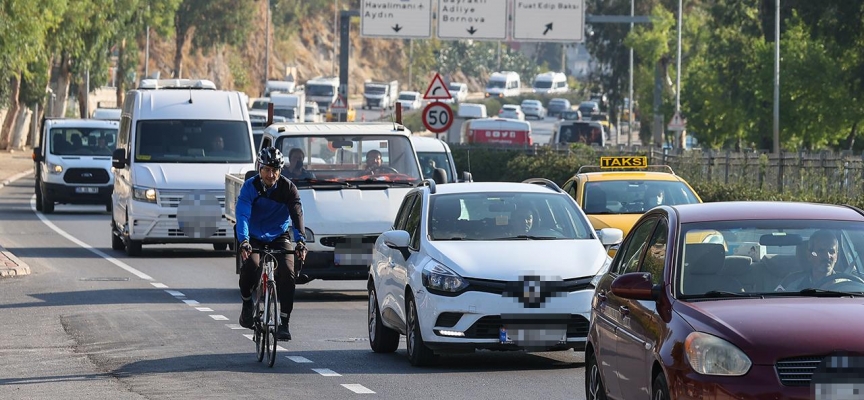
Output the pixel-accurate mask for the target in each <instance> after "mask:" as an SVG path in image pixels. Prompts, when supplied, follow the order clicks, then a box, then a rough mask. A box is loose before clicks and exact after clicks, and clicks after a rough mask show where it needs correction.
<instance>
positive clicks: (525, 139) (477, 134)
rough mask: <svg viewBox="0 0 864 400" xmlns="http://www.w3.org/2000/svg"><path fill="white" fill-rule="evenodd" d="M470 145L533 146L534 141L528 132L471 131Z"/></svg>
mask: <svg viewBox="0 0 864 400" xmlns="http://www.w3.org/2000/svg"><path fill="white" fill-rule="evenodd" d="M468 143H493V144H509V145H518V146H524V145H529V146H530V145H532V144H533V140H532V139H531V135H530V134H529V133H528V131H517V130H509V129H469V130H468Z"/></svg>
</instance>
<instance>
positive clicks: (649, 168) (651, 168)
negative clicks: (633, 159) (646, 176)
mask: <svg viewBox="0 0 864 400" xmlns="http://www.w3.org/2000/svg"><path fill="white" fill-rule="evenodd" d="M588 172H667V173H670V174H672V175H675V171H673V170H672V167H670V166H668V165H646V166H644V167H639V168H617V167H601V166H599V165H583V166H581V167H579V169H578V170H577V171H576V174H577V175H578V174H582V173H588Z"/></svg>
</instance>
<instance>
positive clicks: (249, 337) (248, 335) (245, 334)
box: [243, 333, 255, 340]
mask: <svg viewBox="0 0 864 400" xmlns="http://www.w3.org/2000/svg"><path fill="white" fill-rule="evenodd" d="M243 336H246V339H249V340H255V335H252V334H248V333H244V334H243Z"/></svg>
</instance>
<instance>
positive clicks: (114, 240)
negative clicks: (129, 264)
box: [111, 220, 126, 250]
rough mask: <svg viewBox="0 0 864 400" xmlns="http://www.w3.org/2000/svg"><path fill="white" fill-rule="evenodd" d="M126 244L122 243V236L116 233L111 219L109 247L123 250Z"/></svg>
mask: <svg viewBox="0 0 864 400" xmlns="http://www.w3.org/2000/svg"><path fill="white" fill-rule="evenodd" d="M124 247H126V245H125V244H124V243H123V238H122V237H120V236H119V235H117V230H116V229H114V221H113V220H112V221H111V248H112V249H114V250H123V248H124Z"/></svg>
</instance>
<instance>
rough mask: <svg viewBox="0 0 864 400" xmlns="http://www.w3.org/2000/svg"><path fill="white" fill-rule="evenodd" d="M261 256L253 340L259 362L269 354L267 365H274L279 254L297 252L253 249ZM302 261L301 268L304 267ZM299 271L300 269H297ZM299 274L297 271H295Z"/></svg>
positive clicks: (277, 312)
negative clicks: (275, 277)
mask: <svg viewBox="0 0 864 400" xmlns="http://www.w3.org/2000/svg"><path fill="white" fill-rule="evenodd" d="M252 252H253V253H258V254H259V255H260V256H261V257H260V259H259V263H260V265H261V279H260V280H259V281H258V289H256V290H257V293H256V296H255V297H254V299H255V300H254V301H255V314H254V319H253V337H252V338H253V341H254V342H255V353H256V356H257V357H258V362H261V361H263V360H264V355H265V354H266V355H267V365H268V366H269V367H273V364H274V363H275V362H276V342H277V339H276V330H277V329H279V324H280V323H281V317H280V316H279V307H278V304H279V296H278V293H277V292H276V281H275V280H274V279H273V277H274V276H275V271H276V266H277V265H278V261H277V260H276V257H275V255H277V254H295V251H294V250H282V249H271V248H270V247H269V246H264V247H263V248H255V249H252ZM302 265H303V264H302V261H301V262H300V266H299V267H300V268H302ZM297 271H298V272H299V269H297ZM295 275H297V273H295ZM295 279H296V278H295Z"/></svg>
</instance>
